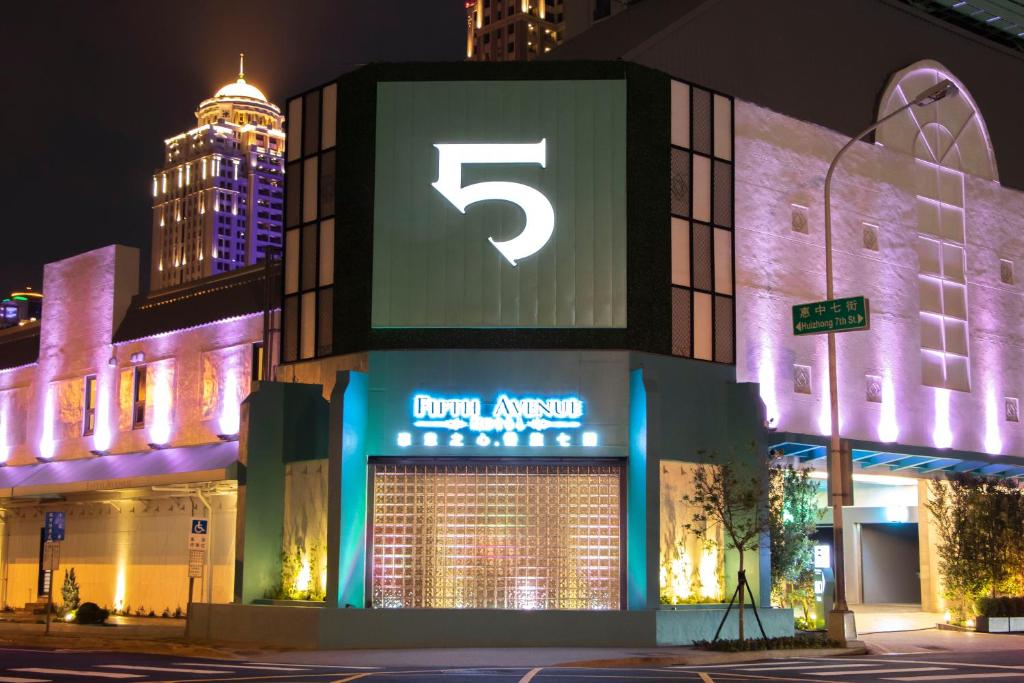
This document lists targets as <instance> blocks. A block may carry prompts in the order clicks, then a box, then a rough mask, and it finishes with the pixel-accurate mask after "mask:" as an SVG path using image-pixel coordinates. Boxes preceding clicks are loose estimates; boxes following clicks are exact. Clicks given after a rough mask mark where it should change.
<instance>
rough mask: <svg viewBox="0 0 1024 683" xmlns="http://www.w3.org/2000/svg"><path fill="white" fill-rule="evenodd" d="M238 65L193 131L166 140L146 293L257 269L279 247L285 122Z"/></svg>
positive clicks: (156, 178) (156, 177) (203, 106)
mask: <svg viewBox="0 0 1024 683" xmlns="http://www.w3.org/2000/svg"><path fill="white" fill-rule="evenodd" d="M243 60H244V55H243V56H242V57H241V58H240V59H239V69H238V80H236V81H235V82H233V83H229V84H227V85H225V86H224V87H223V88H221V89H220V90H218V91H217V94H215V95H214V96H213V97H211V98H209V99H207V100H203V101H202V102H201V103H200V104H199V108H198V109H197V110H196V119H197V122H198V125H197V126H196V127H195V128H192V129H191V130H188V131H185V132H184V133H181V134H179V135H175V136H174V137H172V138H168V139H167V140H165V141H164V147H165V150H164V152H165V153H164V166H163V168H161V169H160V170H159V171H157V172H156V173H154V174H153V242H152V267H151V269H150V288H151V289H164V288H166V287H172V286H174V285H179V284H181V283H184V282H189V281H192V280H198V279H200V278H204V277H208V276H211V275H218V274H220V273H226V272H228V271H230V270H234V269H236V268H241V267H243V266H247V265H251V264H254V263H258V262H260V261H263V260H264V258H265V256H266V254H267V251H268V249H272V248H275V247H277V248H280V246H281V230H282V224H283V220H282V204H283V201H284V163H283V159H284V151H285V133H284V130H283V125H284V116H282V115H281V110H280V109H279V108H278V107H277V105H275V104H273V103H272V102H270V101H269V100H268V99H267V98H266V96H265V95H264V94H263V93H262V92H260V90H259V89H258V88H256V87H255V86H253V85H252V84H251V83H247V82H246V81H245V70H244V61H243Z"/></svg>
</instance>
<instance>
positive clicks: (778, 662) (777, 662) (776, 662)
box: [666, 659, 811, 671]
mask: <svg viewBox="0 0 1024 683" xmlns="http://www.w3.org/2000/svg"><path fill="white" fill-rule="evenodd" d="M810 663H811V662H809V661H807V660H806V659H762V660H760V661H755V662H733V663H732V664H672V665H671V666H668V667H666V668H668V669H700V670H701V671H706V670H707V669H728V668H733V667H737V666H747V665H750V666H754V665H755V664H763V665H765V666H789V665H790V664H810Z"/></svg>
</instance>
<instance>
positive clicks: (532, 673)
mask: <svg viewBox="0 0 1024 683" xmlns="http://www.w3.org/2000/svg"><path fill="white" fill-rule="evenodd" d="M542 668H543V667H540V666H538V667H537V668H535V669H530V670H529V671H527V672H526V675H524V676H523V677H522V678H520V679H519V683H530V681H532V680H533V677H534V676H536V675H537V674H539V673H540V670H541V669H542Z"/></svg>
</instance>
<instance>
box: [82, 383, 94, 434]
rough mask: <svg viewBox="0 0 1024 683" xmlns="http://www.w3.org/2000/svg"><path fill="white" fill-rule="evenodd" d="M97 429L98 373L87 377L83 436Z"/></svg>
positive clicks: (83, 408) (83, 410) (83, 406)
mask: <svg viewBox="0 0 1024 683" xmlns="http://www.w3.org/2000/svg"><path fill="white" fill-rule="evenodd" d="M95 430H96V375H89V376H88V377H86V378H85V396H84V397H83V400H82V436H89V435H90V434H92V433H93V432H94V431H95Z"/></svg>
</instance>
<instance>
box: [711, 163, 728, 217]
mask: <svg viewBox="0 0 1024 683" xmlns="http://www.w3.org/2000/svg"><path fill="white" fill-rule="evenodd" d="M714 177H715V178H714V179H715V183H714V188H715V198H714V211H715V224H716V225H721V226H722V227H725V228H731V227H732V164H727V163H725V162H724V161H717V160H716V161H715V171H714Z"/></svg>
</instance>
